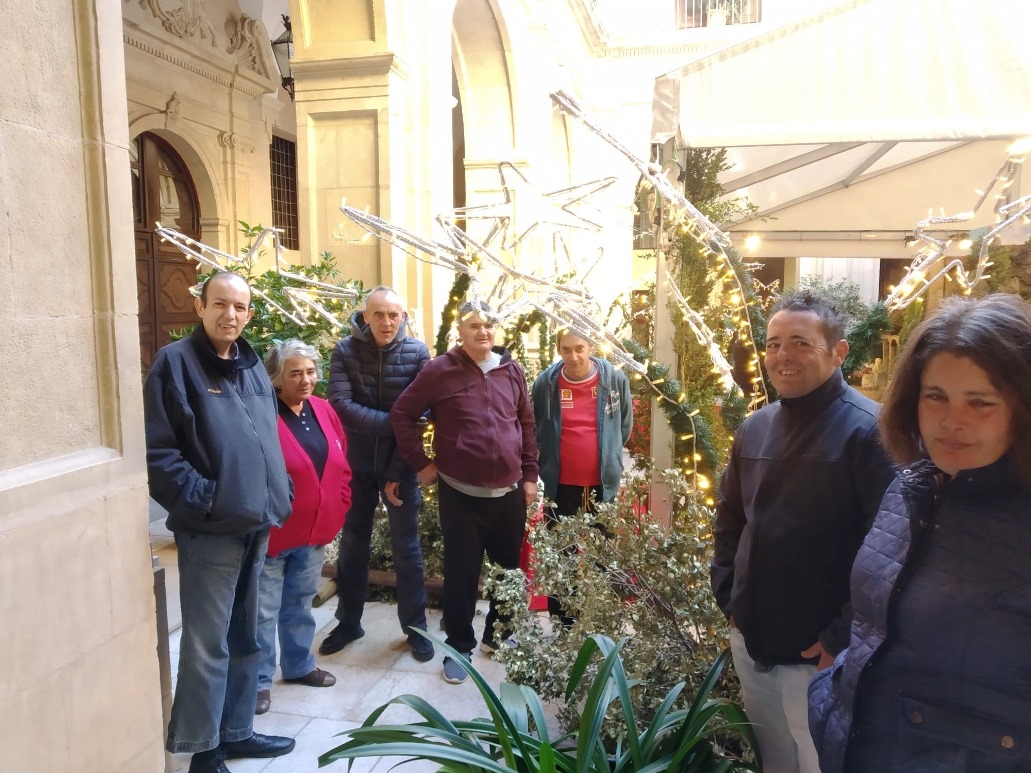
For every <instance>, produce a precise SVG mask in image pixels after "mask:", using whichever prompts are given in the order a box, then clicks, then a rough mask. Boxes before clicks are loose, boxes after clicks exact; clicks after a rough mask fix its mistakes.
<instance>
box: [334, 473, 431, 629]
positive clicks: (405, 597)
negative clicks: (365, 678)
mask: <svg viewBox="0 0 1031 773" xmlns="http://www.w3.org/2000/svg"><path fill="white" fill-rule="evenodd" d="M386 484H387V479H386V477H385V476H384V475H378V474H376V473H372V472H358V471H356V472H355V473H354V477H353V478H352V479H351V509H350V510H348V512H347V520H346V521H344V529H343V531H342V532H341V535H340V557H339V558H338V559H337V596H338V597H339V603H338V605H337V611H336V618H337V620H339V621H340V622H341V623H343V624H344V625H345V626H346V627H347V628H350V629H351V630H353V631H357V629H358V627H359V626H360V625H361V622H362V612H363V610H364V609H365V598H366V596H367V595H368V592H369V557H370V553H371V548H370V543H371V540H372V521H373V518H374V516H375V514H376V505H378V504H379V501H380V492H382V491H383V487H384V486H385V485H386ZM400 484H401V485H400V486H399V487H398V498H400V499H401V501H402V505H401V506H400V507H395V506H394V505H392V504H390V503H389V502H387V501H386V499H385V498H384V500H383V501H384V504H385V505H386V507H387V518H388V519H389V521H390V545H391V549H392V551H393V552H392V558H393V560H394V569H395V570H396V571H397V619H398V622H400V623H401V630H402V631H404V632H405V634H406V635H409V636H418V634H409V631H408V628H409V627H412V628H421V629H422V630H424V631H425V630H426V585H425V577H424V575H423V566H422V547H421V546H420V545H419V504H420V502H421V498H420V493H419V483H418V481H417V480H416V477H415V475H414V474H413V475H411V476H410V477H408V478H406V479H404V480H402V481H400Z"/></svg>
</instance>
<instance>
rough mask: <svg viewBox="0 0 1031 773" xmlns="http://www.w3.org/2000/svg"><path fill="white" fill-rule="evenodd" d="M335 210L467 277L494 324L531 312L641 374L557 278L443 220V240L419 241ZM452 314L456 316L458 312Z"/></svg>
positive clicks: (573, 289) (347, 210)
mask: <svg viewBox="0 0 1031 773" xmlns="http://www.w3.org/2000/svg"><path fill="white" fill-rule="evenodd" d="M340 211H341V212H343V213H344V214H345V215H346V216H347V217H348V218H350V219H351V220H353V221H354V222H356V223H358V224H359V225H360V226H362V227H363V228H365V229H367V230H368V231H369V232H370V233H372V234H373V235H374V236H376V237H377V238H379V239H381V240H383V241H384V242H386V243H388V244H390V245H391V246H393V247H397V248H399V249H401V250H402V251H404V252H405V253H406V254H407V255H409V256H411V257H413V258H416V259H417V260H421V261H424V262H427V263H430V264H433V265H438V266H443V267H445V268H449V269H451V270H452V271H456V272H458V273H461V274H467V275H469V277H470V288H469V295H470V296H471V299H472V301H473V302H486V303H488V304H489V305H491V306H493V307H494V312H493V315H492V316H493V318H494V319H496V320H498V321H499V322H503V321H504V320H506V319H509V318H511V317H513V316H515V315H517V314H521V313H525V312H526V311H528V310H531V309H536V310H538V311H539V312H540V313H541V314H542V315H544V316H545V317H547V318H548V319H550V320H552V321H554V322H555V323H556V325H559V326H561V327H566V328H568V329H570V330H573V331H575V332H576V333H577V335H579V336H580V337H582V338H584V339H585V340H587V341H590V342H592V343H594V344H596V345H597V346H598V348H599V350H600V351H602V352H603V353H605V354H606V355H608V356H609V357H610V358H611V359H612V360H613V362H614V363H615V364H616V365H617V366H618V367H624V368H626V369H627V370H629V371H631V372H634V373H640V372H643V370H644V366H642V365H641V363H640V362H638V361H637V360H636V359H635V358H634V357H633V355H632V354H630V353H629V352H627V351H626V349H625V348H624V347H623V346H622V344H621V343H620V341H619V340H618V339H617V338H616V336H614V335H613V334H612V333H611V332H610V331H609V330H607V329H606V328H605V327H604V326H603V325H601V324H599V323H598V322H596V321H595V317H596V316H597V310H596V309H595V308H594V304H593V301H592V299H591V296H590V294H589V293H588V292H587V291H586V290H585V289H584V288H583V287H577V286H574V285H572V284H569V283H568V282H564V281H561V278H560V277H542V276H537V275H536V274H533V273H530V272H526V271H522V270H520V269H518V268H515V267H513V266H510V265H509V264H508V263H507V262H506V261H504V260H503V259H502V258H501V257H499V256H498V255H497V254H496V253H495V252H494V251H493V250H492V249H491V248H489V247H488V246H487V245H485V244H481V243H480V242H478V241H477V240H475V239H473V238H472V237H471V236H469V234H467V233H465V231H463V230H462V229H460V228H458V227H457V226H455V225H454V224H453V223H451V222H449V220H448V219H447V218H446V217H444V216H441V217H438V218H437V224H438V225H439V226H440V228H441V229H442V230H443V232H444V234H445V236H446V241H438V240H433V239H426V238H424V237H421V236H418V235H417V234H414V233H412V232H411V231H409V230H408V229H406V228H404V227H402V226H399V225H396V224H394V223H390V222H388V221H386V220H384V219H382V218H380V217H377V216H376V215H371V214H369V213H368V212H365V211H363V210H360V209H357V208H355V207H352V206H349V205H348V204H347V202H346V201H342V202H341V204H340ZM595 262H596V258H595ZM486 269H490V270H491V271H492V272H496V274H497V277H498V278H497V280H496V281H495V283H494V285H493V288H492V290H491V291H490V293H489V294H487V295H486V296H483V294H482V293H481V292H480V290H479V283H480V279H481V277H482V276H483V275H484V272H485V270H486ZM454 314H455V315H456V316H457V311H455V312H454Z"/></svg>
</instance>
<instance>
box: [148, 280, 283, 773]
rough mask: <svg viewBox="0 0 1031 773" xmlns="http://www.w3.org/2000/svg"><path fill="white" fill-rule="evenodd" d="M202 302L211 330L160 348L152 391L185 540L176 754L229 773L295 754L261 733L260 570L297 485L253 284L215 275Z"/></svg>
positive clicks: (156, 481) (162, 498)
mask: <svg viewBox="0 0 1031 773" xmlns="http://www.w3.org/2000/svg"><path fill="white" fill-rule="evenodd" d="M195 306H196V309H197V315H198V316H199V317H200V318H201V324H199V325H197V327H196V328H195V329H194V331H193V333H192V334H191V335H190V336H188V337H187V338H183V339H182V340H179V341H176V342H174V343H171V344H169V345H168V346H165V347H164V348H162V349H161V351H159V352H158V354H157V356H156V357H155V358H154V364H153V366H152V367H151V369H150V373H149V374H148V375H147V381H146V384H144V388H143V398H144V403H143V408H144V418H145V422H146V437H147V472H148V480H149V483H150V495H151V496H152V497H153V498H154V499H155V500H156V501H157V502H158V503H159V504H160V505H162V506H163V507H164V508H165V509H166V510H168V522H167V523H168V528H169V530H170V531H172V532H173V533H174V534H175V544H176V548H177V549H178V556H179V593H180V601H181V605H182V615H183V632H182V641H181V644H180V651H179V681H178V684H177V685H176V691H175V700H174V702H173V704H172V718H171V720H170V721H169V724H168V741H167V747H166V748H167V749H168V751H170V752H173V753H184V752H192V753H193V759H192V760H191V761H190V771H191V773H228V768H226V766H225V764H224V763H223V760H224V759H234V758H237V757H277V756H279V755H281V754H286V753H287V752H289V751H290V750H292V749H293V748H294V741H293V739H290V738H282V737H278V736H265V735H258V734H257V733H255V732H254V729H253V726H254V707H255V702H256V699H257V689H258V662H259V659H260V657H261V648H260V647H259V646H258V639H257V619H258V574H259V573H260V572H261V566H262V563H263V561H264V560H265V549H266V547H267V546H268V535H269V529H270V528H271V527H273V526H279V525H280V524H282V523H283V521H284V520H286V518H287V516H289V515H290V479H289V478H288V477H287V473H286V465H285V464H284V462H283V453H282V451H281V449H280V447H279V432H278V430H277V427H276V422H277V419H278V413H277V411H276V396H275V392H274V391H273V389H272V384H271V383H270V382H269V379H268V375H266V373H265V368H264V367H263V366H262V364H261V361H260V360H259V359H258V356H257V355H256V354H255V353H254V350H253V349H251V347H250V346H249V345H248V344H247V342H246V341H244V340H243V339H242V338H241V337H240V334H241V333H242V332H243V329H244V326H246V324H247V323H248V322H249V321H250V319H251V317H252V316H253V315H254V308H253V307H252V306H251V291H250V288H249V287H248V286H247V283H246V282H245V281H244V280H243V279H242V278H240V277H239V276H237V275H235V274H231V273H228V272H220V273H216V274H214V275H212V276H211V277H210V278H209V279H208V280H207V281H206V282H205V283H204V287H203V288H202V290H201V295H200V298H198V299H197V300H196V301H195Z"/></svg>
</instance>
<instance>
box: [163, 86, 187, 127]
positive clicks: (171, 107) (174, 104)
mask: <svg viewBox="0 0 1031 773" xmlns="http://www.w3.org/2000/svg"><path fill="white" fill-rule="evenodd" d="M182 114H183V103H182V101H181V100H180V99H179V94H178V93H176V92H174V91H173V92H172V96H171V97H170V98H169V100H168V102H166V103H165V128H166V129H174V128H175V126H176V124H178V123H179V119H180V118H181V117H182Z"/></svg>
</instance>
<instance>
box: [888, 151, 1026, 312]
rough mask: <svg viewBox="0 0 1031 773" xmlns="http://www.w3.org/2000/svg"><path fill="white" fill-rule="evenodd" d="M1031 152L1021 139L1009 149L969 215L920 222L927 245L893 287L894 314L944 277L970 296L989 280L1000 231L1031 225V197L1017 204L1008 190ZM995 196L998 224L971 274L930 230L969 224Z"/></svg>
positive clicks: (983, 243) (947, 241)
mask: <svg viewBox="0 0 1031 773" xmlns="http://www.w3.org/2000/svg"><path fill="white" fill-rule="evenodd" d="M1028 150H1031V139H1021V140H1017V141H1016V142H1014V143H1013V144H1012V145H1010V146H1009V148H1007V153H1008V155H1007V158H1006V160H1005V161H1004V162H1003V164H1002V166H1001V167H999V171H998V172H996V173H995V176H994V177H993V178H992V180H991V181H990V182H989V183H988V185H986V186H985V187H984V189H983V190H981V189H978V190H975V191H974V193H975V194H976V195H977V197H978V198H977V201H976V203H975V204H974V206H973V208H972V209H970V210H969V211H967V212H959V213H957V214H955V215H942V216H940V217H928V218H925V219H924V220H921V221H920V222H919V223H917V226H916V230H915V231H914V232H913V235H914V236H915V237H916V239H917V240H918V241H921V242H923V243H924V244H923V246H922V247H920V249H919V251H918V252H917V254H916V257H915V258H914V259H913V263H912V265H910V266H909V267H908V268H907V269H906V275H905V277H903V279H902V281H901V282H899V284H898V286H897V287H895V288H893V289H892V291H891V294H890V295H889V296H888V298H887V300H886V301H885V304H886V305H887V307H888V309H889V310H890V311H895V310H897V309H904V308H906V307H907V306H909V305H910V304H911V303H913V302H914V301H915V300H917V299H918V298H920V297H921V296H923V295H924V293H926V292H927V289H928V288H929V287H930V286H931V285H932V284H933V283H934V282H935V281H936V280H937V279H939V278H941V277H944V278H945V279H946V280H947V281H953V279H954V280H955V281H956V282H957V283H958V284H959V286H960V288H961V289H962V290H963V292H964V293H965V294H969V293H970V291H971V290H972V289H973V287H974V286H975V285H976V284H977V283H978V282H981V281H983V280H985V279H987V278H988V274H986V273H985V270H986V269H988V268H990V267H991V265H992V263H991V261H990V260H988V249H989V247H991V245H992V242H993V241H995V239H996V237H997V236H998V235H999V233H1000V232H1002V231H1004V230H1006V229H1007V228H1009V227H1010V226H1012V225H1014V224H1015V223H1017V222H1018V221H1023V222H1025V223H1026V222H1028V213H1029V212H1031V195H1028V196H1022V197H1021V198H1019V199H1016V200H1015V201H1012V202H1009V201H1007V193H1006V192H1007V191H1008V190H1009V188H1010V186H1011V185H1012V184H1013V181H1014V177H1015V175H1016V174H1017V173H1018V172H1019V170H1020V167H1021V164H1023V163H1024V157H1025V155H1026V154H1027V151H1028ZM996 185H998V186H999V189H1000V192H999V193H996V194H994V196H991V194H992V190H993V189H994V188H995V186H996ZM989 197H992V198H993V200H994V201H995V205H994V209H995V225H994V226H993V227H992V228H991V229H990V230H989V231H988V233H986V234H985V236H984V238H983V239H982V240H981V250H980V252H979V253H978V256H977V265H976V266H975V267H974V270H973V271H967V270H966V269H965V267H964V265H963V259H962V258H953V259H952V260H947V259H946V256H945V252H946V250H948V248H949V245H950V244H951V243H952V242H951V240H950V239H935V238H934V237H933V236H931V235H930V233H927V232H926V229H928V228H931V227H933V226H940V225H946V224H950V225H951V224H954V223H965V222H967V221H969V220H972V219H973V217H974V214H975V213H976V212H977V211H978V210H979V209H980V208H981V207H982V206H983V205H984V203H985V202H986V201H987V200H988V199H989Z"/></svg>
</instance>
